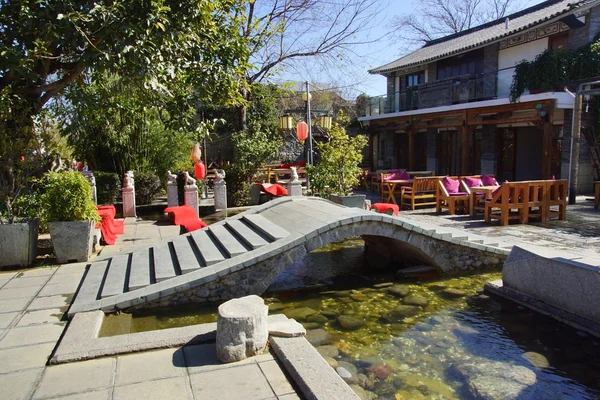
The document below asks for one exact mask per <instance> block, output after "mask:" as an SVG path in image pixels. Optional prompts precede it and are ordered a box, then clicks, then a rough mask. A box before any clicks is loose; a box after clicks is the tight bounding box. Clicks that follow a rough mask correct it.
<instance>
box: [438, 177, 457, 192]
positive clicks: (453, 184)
mask: <svg viewBox="0 0 600 400" xmlns="http://www.w3.org/2000/svg"><path fill="white" fill-rule="evenodd" d="M442 184H443V185H444V187H445V188H446V191H447V192H448V194H452V193H458V187H459V186H460V182H458V181H455V180H454V179H450V178H448V177H445V178H444V180H443V181H442Z"/></svg>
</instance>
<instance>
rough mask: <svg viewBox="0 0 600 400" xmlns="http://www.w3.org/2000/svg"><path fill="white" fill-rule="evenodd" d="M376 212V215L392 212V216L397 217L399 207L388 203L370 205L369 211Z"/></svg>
mask: <svg viewBox="0 0 600 400" xmlns="http://www.w3.org/2000/svg"><path fill="white" fill-rule="evenodd" d="M373 209H375V210H377V212H378V213H384V212H386V211H387V210H392V211H393V212H394V215H398V211H400V207H398V205H397V204H390V203H375V204H372V205H371V210H373Z"/></svg>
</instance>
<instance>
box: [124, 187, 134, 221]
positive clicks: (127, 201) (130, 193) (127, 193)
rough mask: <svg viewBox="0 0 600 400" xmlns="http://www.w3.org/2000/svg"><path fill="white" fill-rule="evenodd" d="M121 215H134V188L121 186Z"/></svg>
mask: <svg viewBox="0 0 600 400" xmlns="http://www.w3.org/2000/svg"><path fill="white" fill-rule="evenodd" d="M122 197H123V216H124V217H135V189H134V188H132V187H124V188H123V193H122Z"/></svg>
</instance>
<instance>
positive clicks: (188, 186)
mask: <svg viewBox="0 0 600 400" xmlns="http://www.w3.org/2000/svg"><path fill="white" fill-rule="evenodd" d="M184 175H185V186H184V187H183V203H184V204H185V205H186V206H191V207H192V208H193V209H194V211H195V212H196V215H197V216H200V213H199V212H198V186H196V180H195V179H194V178H192V177H191V176H190V175H189V174H188V173H187V172H185V173H184Z"/></svg>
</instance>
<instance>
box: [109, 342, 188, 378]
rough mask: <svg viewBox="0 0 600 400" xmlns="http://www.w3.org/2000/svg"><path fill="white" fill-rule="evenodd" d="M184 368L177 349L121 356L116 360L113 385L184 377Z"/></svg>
mask: <svg viewBox="0 0 600 400" xmlns="http://www.w3.org/2000/svg"><path fill="white" fill-rule="evenodd" d="M158 365H160V368H157V366H158ZM184 366H185V364H184V360H183V351H182V350H181V349H179V348H174V349H166V350H159V351H150V352H145V353H139V354H131V355H126V356H121V357H118V359H117V376H116V380H115V385H116V386H124V385H129V384H133V383H138V382H143V381H154V380H159V379H165V378H174V377H181V376H185V368H184Z"/></svg>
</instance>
